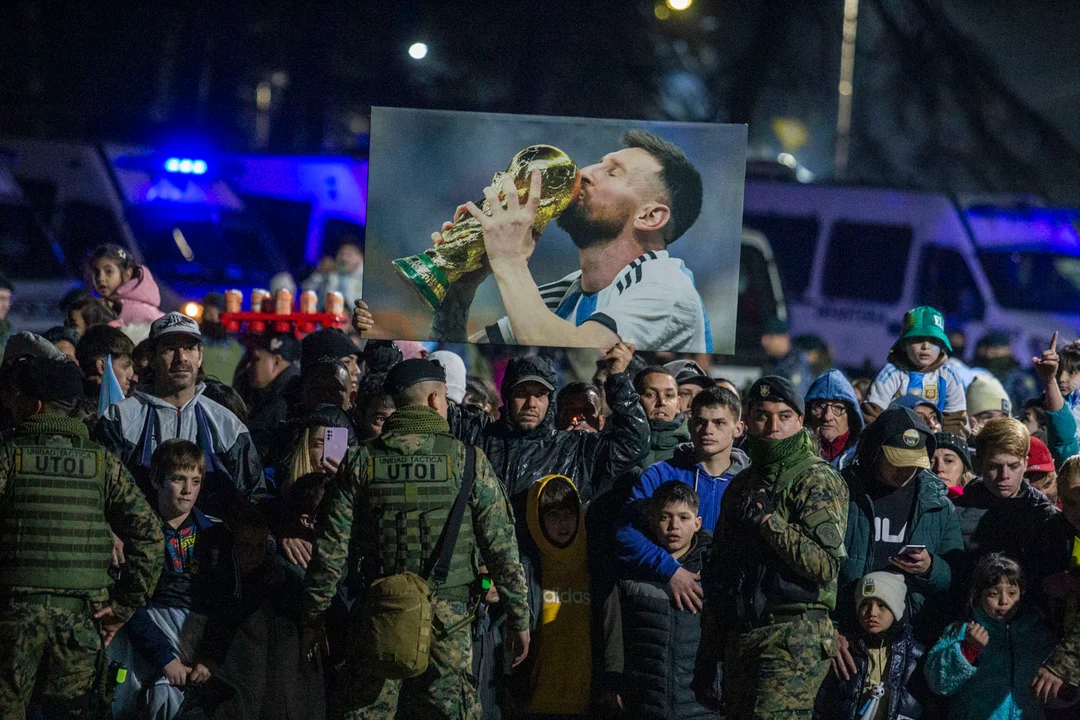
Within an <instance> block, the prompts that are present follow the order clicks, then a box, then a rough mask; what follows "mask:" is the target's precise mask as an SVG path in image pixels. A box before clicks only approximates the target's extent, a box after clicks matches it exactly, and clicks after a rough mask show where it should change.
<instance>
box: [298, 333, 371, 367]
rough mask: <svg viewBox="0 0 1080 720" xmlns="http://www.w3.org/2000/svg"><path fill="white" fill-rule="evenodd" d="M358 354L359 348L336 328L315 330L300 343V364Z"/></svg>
mask: <svg viewBox="0 0 1080 720" xmlns="http://www.w3.org/2000/svg"><path fill="white" fill-rule="evenodd" d="M359 354H360V348H358V347H357V346H356V343H354V342H353V341H352V340H350V339H349V336H348V335H346V334H345V333H343V332H342V331H341V330H338V329H337V328H322V329H321V330H316V331H315V332H313V333H311V334H310V335H308V336H307V337H305V338H304V340H303V342H301V343H300V359H301V362H307V363H316V362H318V361H319V360H321V359H323V358H332V359H334V360H340V359H342V358H345V357H349V356H350V355H359Z"/></svg>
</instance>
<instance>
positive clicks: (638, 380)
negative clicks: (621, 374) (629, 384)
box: [634, 365, 678, 395]
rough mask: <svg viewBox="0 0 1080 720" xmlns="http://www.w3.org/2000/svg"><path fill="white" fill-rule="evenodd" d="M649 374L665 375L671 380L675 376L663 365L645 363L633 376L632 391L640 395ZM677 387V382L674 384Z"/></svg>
mask: <svg viewBox="0 0 1080 720" xmlns="http://www.w3.org/2000/svg"><path fill="white" fill-rule="evenodd" d="M649 375H667V376H668V377H669V378H671V379H672V380H674V379H675V376H674V375H672V374H671V371H670V370H668V369H667V368H666V367H664V366H663V365H646V366H645V368H644V369H643V370H639V371H638V374H637V375H635V376H634V392H636V393H637V394H638V395H640V394H641V393H642V392H644V390H645V378H647V377H648V376H649ZM675 386H676V387H678V383H676V384H675Z"/></svg>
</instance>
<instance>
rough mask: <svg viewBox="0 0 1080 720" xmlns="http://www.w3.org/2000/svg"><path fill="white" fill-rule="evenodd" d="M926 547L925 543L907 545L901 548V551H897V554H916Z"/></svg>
mask: <svg viewBox="0 0 1080 720" xmlns="http://www.w3.org/2000/svg"><path fill="white" fill-rule="evenodd" d="M925 549H926V546H925V545H905V546H904V547H903V548H901V550H900V552H898V553H897V556H898V557H899V556H903V555H914V554H915V553H917V552H919V551H920V550H925Z"/></svg>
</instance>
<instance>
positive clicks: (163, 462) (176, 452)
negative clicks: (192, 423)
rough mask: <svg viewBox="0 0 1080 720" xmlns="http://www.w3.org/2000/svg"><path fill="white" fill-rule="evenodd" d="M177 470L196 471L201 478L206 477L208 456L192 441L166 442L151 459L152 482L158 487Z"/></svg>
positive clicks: (173, 440)
mask: <svg viewBox="0 0 1080 720" xmlns="http://www.w3.org/2000/svg"><path fill="white" fill-rule="evenodd" d="M177 470H195V471H196V472H198V473H199V476H200V477H201V476H204V475H206V455H204V454H203V451H202V450H201V449H200V448H199V446H198V445H196V444H195V443H193V442H191V441H190V440H181V439H180V438H172V439H170V440H166V441H165V442H163V443H161V444H160V445H158V447H157V450H155V451H154V455H153V457H151V458H150V481H151V482H152V483H154V484H156V485H160V484H161V483H162V482H163V481H164V480H165V477H166V476H167V475H168V474H169V473H171V472H176V471H177Z"/></svg>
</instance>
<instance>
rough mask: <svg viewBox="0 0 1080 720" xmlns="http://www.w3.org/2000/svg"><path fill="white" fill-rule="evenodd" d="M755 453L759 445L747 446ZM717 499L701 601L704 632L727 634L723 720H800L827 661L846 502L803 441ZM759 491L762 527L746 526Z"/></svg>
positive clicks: (787, 445) (757, 461)
mask: <svg viewBox="0 0 1080 720" xmlns="http://www.w3.org/2000/svg"><path fill="white" fill-rule="evenodd" d="M756 442H758V443H762V441H756ZM754 445H755V440H753V439H751V442H750V443H749V446H748V447H749V449H750V451H751V462H752V463H753V464H752V465H751V467H750V468H749V469H748V470H745V471H744V472H742V473H740V474H739V475H738V476H737V477H736V478H735V479H734V480H732V482H731V485H730V486H729V487H728V489H727V490H726V491H725V492H724V497H723V500H722V503H721V510H720V519H719V522H718V526H717V527H718V533H717V537H718V539H717V541H716V543H715V548H716V549H715V552H714V554H713V559H714V560H713V573H712V574H711V575H712V577H711V579H710V583H711V584H710V588H709V589H708V590H707V592H706V603H707V608H706V614H707V618H706V627H718V628H720V629H722V630H723V631H725V632H726V636H727V637H726V642H725V644H724V692H725V698H724V702H725V707H726V709H727V717H728V718H729V720H747V719H749V718H755V719H757V718H771V719H775V720H779V719H781V718H809V717H811V713H812V710H813V707H814V697H815V696H816V695H817V691H818V688H819V687H820V685H821V682H822V680H824V678H825V674H826V672H827V671H828V668H829V659H830V658H831V657H832V656H833V655H834V654H835V647H834V643H833V628H832V624H831V622H830V620H829V617H828V613H829V611H830V610H832V609H833V608H834V607H835V606H836V579H837V575H838V572H839V561H840V559H841V558H842V557H844V555H845V553H844V543H843V539H844V529H845V526H846V524H847V505H848V493H847V487H846V486H845V485H844V483H843V481H842V480H841V479H840V476H839V475H837V474H836V471H835V470H833V469H832V468H831V467H830V466H829V465H828V464H827V463H825V462H824V461H822V460H820V459H819V458H817V457H816V455H815V453H814V448H813V444H812V442H811V440H810V437H809V435H808V434H807V433H806V432H805V431H802V432H800V433H798V434H797V435H795V436H793V437H792V438H788V439H787V440H782V441H779V442H778V443H776V444H773V445H772V447H771V448H770V449H769V451H768V452H764V453H763V452H755V447H754ZM760 491H764V492H765V494H766V495H767V496H768V497H769V500H770V501H771V502H772V503H773V506H774V508H773V510H772V513H771V515H770V517H769V519H768V520H766V521H765V522H764V523H761V524H760V525H755V524H754V523H753V522H751V520H750V519H749V518H748V517H747V515H748V514H749V513H748V508H749V507H750V506H751V504H752V503H753V502H754V497H755V495H756V494H758V493H759V492H760Z"/></svg>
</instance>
